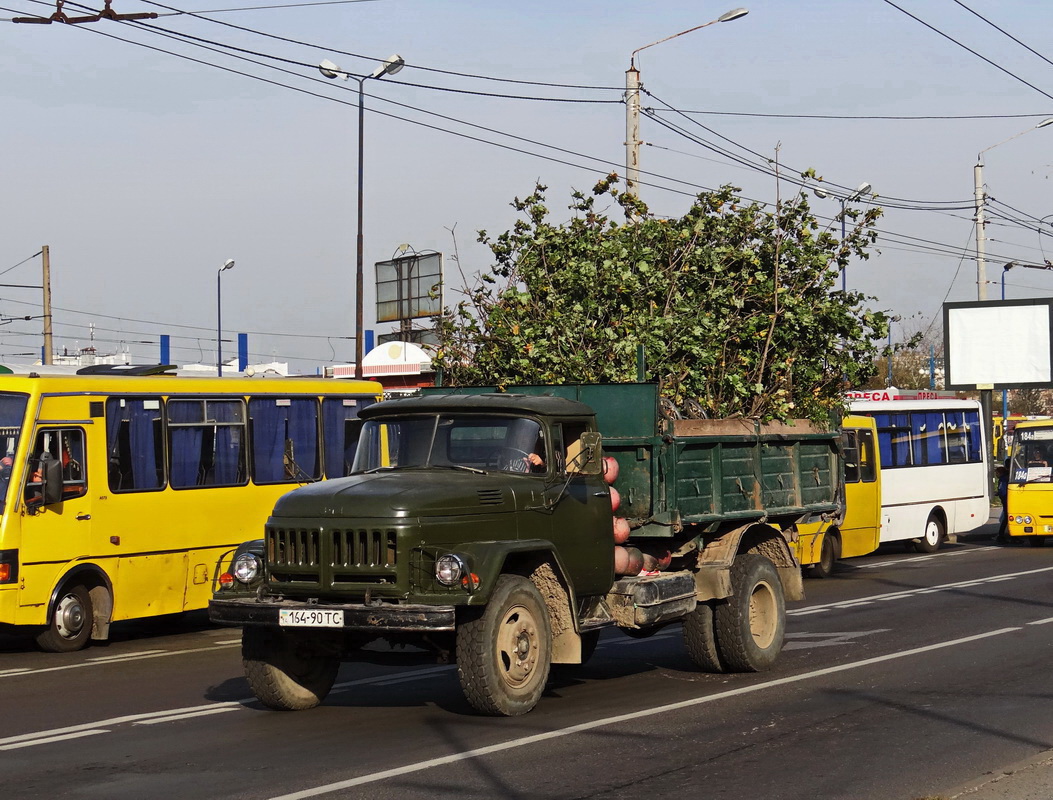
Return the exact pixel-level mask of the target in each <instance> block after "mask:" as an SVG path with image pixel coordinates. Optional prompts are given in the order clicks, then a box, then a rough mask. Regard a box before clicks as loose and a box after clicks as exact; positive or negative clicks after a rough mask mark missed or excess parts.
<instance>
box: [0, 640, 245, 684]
mask: <svg viewBox="0 0 1053 800" xmlns="http://www.w3.org/2000/svg"><path fill="white" fill-rule="evenodd" d="M238 644H241V641H240V640H239V641H238ZM215 649H216V645H209V646H208V647H191V648H188V649H186V650H147V651H145V652H143V653H131V654H129V655H127V656H102V657H100V658H91V659H88V660H87V661H81V662H79V663H77V664H63V665H61V666H58V667H40V668H39V669H23V670H9V671H7V672H0V678H10V677H13V676H16V675H39V674H42V673H44V672H59V671H60V670H64V669H80V668H81V667H101V666H103V665H105V664H112V663H113V662H115V661H140V660H142V659H146V658H164V657H166V656H181V655H183V654H185V653H206V652H209V651H211V650H215Z"/></svg>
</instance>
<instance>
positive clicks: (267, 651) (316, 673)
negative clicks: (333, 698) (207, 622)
mask: <svg viewBox="0 0 1053 800" xmlns="http://www.w3.org/2000/svg"><path fill="white" fill-rule="evenodd" d="M241 658H242V662H243V663H244V665H245V677H246V678H248V681H249V686H250V687H251V688H252V691H253V693H254V694H255V695H256V697H257V698H259V700H260V702H261V703H263V704H264V705H265V706H267V707H268V708H273V709H275V710H276V711H303V710H305V709H308V708H314V707H315V706H316V705H318V704H319V703H321V702H322V701H323V700H324V699H325V696H326V695H327V694H329V690H330V689H332V688H333V683H334V682H335V681H336V673H337V671H338V670H339V669H340V661H339V660H338V659H336V658H332V657H329V656H321V655H316V654H312V653H310V652H308V651H306V650H305V649H303V648H301V647H297V643H296V641H295V640H294V639H293V638H292V636H290V635H289V634H287V633H284V632H282V631H271V630H267V629H265V628H256V627H253V626H251V625H250V626H246V627H245V629H244V630H243V631H242V632H241Z"/></svg>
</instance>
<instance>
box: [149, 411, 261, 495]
mask: <svg viewBox="0 0 1053 800" xmlns="http://www.w3.org/2000/svg"><path fill="white" fill-rule="evenodd" d="M165 410H166V414H167V417H168V452H169V459H170V465H169V475H170V476H171V482H172V487H173V488H175V489H187V488H191V487H197V486H243V485H244V484H245V483H247V481H246V478H245V476H246V472H247V470H246V468H245V460H246V459H245V441H246V437H245V402H244V401H243V400H205V399H194V400H169V401H168V403H167V404H166V407H165Z"/></svg>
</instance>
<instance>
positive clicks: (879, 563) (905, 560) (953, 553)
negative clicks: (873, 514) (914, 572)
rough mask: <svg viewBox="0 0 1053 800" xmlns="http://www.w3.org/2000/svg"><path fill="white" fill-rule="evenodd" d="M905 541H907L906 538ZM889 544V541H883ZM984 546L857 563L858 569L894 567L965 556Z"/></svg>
mask: <svg viewBox="0 0 1053 800" xmlns="http://www.w3.org/2000/svg"><path fill="white" fill-rule="evenodd" d="M903 541H907V540H906V539H904V540H903ZM882 544H887V542H882ZM985 549H986V548H982V547H969V548H966V549H964V550H948V551H947V552H946V553H932V554H930V555H924V556H911V557H910V558H899V559H896V560H894V561H874V562H872V563H870V564H856V565H855V566H856V568H857V569H875V568H876V567H894V566H896V565H897V564H913V563H914V562H916V561H929V560H930V559H933V558H952V557H954V556H964V555H971V554H975V553H976V552H978V551H980V550H985Z"/></svg>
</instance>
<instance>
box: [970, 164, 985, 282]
mask: <svg viewBox="0 0 1053 800" xmlns="http://www.w3.org/2000/svg"><path fill="white" fill-rule="evenodd" d="M973 192H974V195H973V196H974V197H975V203H976V216H975V217H974V221H975V222H976V299H977V300H981V301H982V300H986V299H987V264H986V261H985V260H984V258H985V252H984V248H985V244H984V242H985V238H984V225H985V221H984V205H985V203H986V198H985V197H984V160H983V154H982V153H981V154H980V156H979V157H978V158H977V159H976V166H975V167H973Z"/></svg>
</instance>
